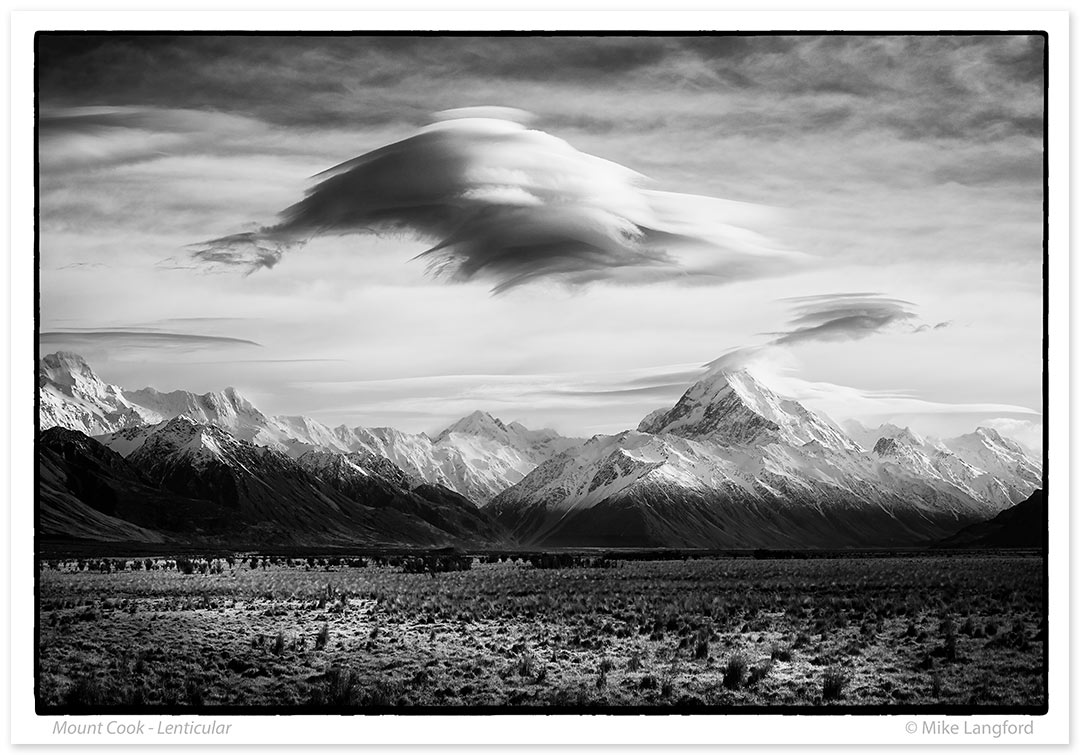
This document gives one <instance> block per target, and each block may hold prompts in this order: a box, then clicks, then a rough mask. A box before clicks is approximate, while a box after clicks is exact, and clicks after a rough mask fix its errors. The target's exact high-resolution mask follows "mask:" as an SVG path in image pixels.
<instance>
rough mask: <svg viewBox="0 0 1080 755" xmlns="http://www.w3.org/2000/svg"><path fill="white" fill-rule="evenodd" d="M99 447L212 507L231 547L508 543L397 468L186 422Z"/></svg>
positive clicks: (132, 433)
mask: <svg viewBox="0 0 1080 755" xmlns="http://www.w3.org/2000/svg"><path fill="white" fill-rule="evenodd" d="M99 440H100V442H101V443H103V445H104V446H105V448H103V451H108V452H110V453H115V454H118V455H119V456H120V457H122V458H123V459H124V461H125V463H127V464H129V465H130V466H131V467H133V468H135V469H136V470H138V472H139V474H140V475H141V476H142V478H143V479H145V480H146V481H147V482H148V483H149V484H150V485H152V486H155V487H156V488H158V489H161V490H164V491H168V492H170V493H172V494H175V495H180V496H186V497H189V498H193V499H199V500H204V501H210V502H212V503H213V504H214V505H215V506H216V507H217V508H218V510H219V512H224V513H223V517H224V519H225V522H224V523H223V526H221V527H219V528H218V529H219V534H222V535H223V536H228V537H230V538H232V539H233V540H234V541H235V540H236V539H237V538H241V539H244V538H246V540H244V541H245V542H255V543H281V544H337V545H345V544H353V545H358V544H376V543H381V544H393V543H397V544H402V545H406V544H408V545H437V544H441V545H447V544H461V543H475V542H478V541H479V542H485V543H488V542H496V541H498V540H499V539H500V538H501V537H502V532H501V530H500V528H499V527H498V526H497V525H495V524H494V523H493V522H492V521H491V519H490V518H489V517H487V516H486V515H484V514H483V513H482V512H480V510H479V509H477V508H476V507H475V506H474V505H473V504H472V503H471V502H469V501H467V500H466V499H464V498H462V497H461V496H458V495H457V494H455V493H453V492H452V491H448V490H444V489H438V488H433V487H431V486H426V485H425V484H422V483H421V484H418V485H415V486H414V484H413V483H414V482H415V481H413V480H412V479H411V478H409V477H408V476H407V475H406V474H405V473H404V472H402V471H401V470H400V469H398V468H397V467H395V466H394V465H393V464H392V463H391V462H389V461H388V460H386V459H384V458H381V457H375V456H372V455H369V454H364V453H353V454H349V455H347V456H346V455H341V454H334V453H330V452H309V453H308V454H305V455H304V456H302V457H301V458H300V459H293V458H291V457H289V456H288V455H286V454H285V453H283V452H281V451H279V450H277V449H274V448H269V447H266V446H256V445H254V444H252V443H250V442H247V441H244V440H240V439H238V438H236V437H234V436H233V435H232V434H231V433H229V432H228V431H226V430H225V429H223V428H221V427H218V426H216V425H210V424H203V423H200V422H196V421H195V420H193V419H191V418H190V417H187V416H186V415H180V416H178V417H174V418H172V419H169V420H165V421H163V422H160V423H158V424H157V425H151V426H146V427H139V428H126V429H124V430H120V431H117V432H116V433H112V434H110V435H104V436H100V438H99ZM89 442H91V443H95V444H96V443H97V442H98V441H89Z"/></svg>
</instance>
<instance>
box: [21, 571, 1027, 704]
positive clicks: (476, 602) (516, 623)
mask: <svg viewBox="0 0 1080 755" xmlns="http://www.w3.org/2000/svg"><path fill="white" fill-rule="evenodd" d="M275 560H276V559H275ZM276 561H277V563H269V562H267V561H263V562H257V563H256V565H254V566H253V565H252V563H251V562H249V561H237V562H234V563H233V564H231V565H230V564H226V563H225V562H220V561H219V562H213V563H212V564H202V565H200V566H201V569H200V568H196V569H193V570H192V571H193V573H191V574H186V573H183V571H184V570H182V569H177V568H176V566H175V564H171V563H169V564H166V563H164V562H161V563H160V564H158V565H159V566H161V567H162V568H154V569H152V570H146V569H145V567H143V568H140V569H139V570H136V571H132V570H127V569H125V570H122V571H112V572H109V573H98V572H94V571H79V570H78V569H79V564H76V563H70V564H58V563H56V562H52V563H42V564H41V569H40V581H39V586H40V615H39V621H40V648H39V652H40V675H39V680H38V681H39V706H40V707H41V708H42V709H46V708H50V709H52V708H55V709H60V708H64V709H70V710H74V709H78V708H85V707H86V706H101V705H123V706H140V707H141V706H147V708H148V709H149V708H154V707H156V706H170V707H173V706H177V707H187V706H192V707H194V708H198V707H200V706H235V705H239V706H250V705H258V706H317V707H319V708H329V707H333V708H338V707H352V706H360V707H377V708H381V707H382V706H398V705H413V706H415V705H420V706H439V707H442V706H500V707H505V706H571V707H575V708H580V707H594V706H599V707H600V708H602V707H609V706H660V707H667V706H678V707H680V708H686V707H690V706H697V705H706V706H724V707H728V706H731V707H739V706H748V705H749V706H785V707H787V706H819V705H837V706H850V705H875V706H877V705H895V706H902V707H903V706H920V705H935V706H942V705H965V706H967V705H975V706H981V705H1009V706H1034V705H1041V704H1043V703H1044V702H1045V698H1044V691H1043V676H1042V669H1043V664H1044V653H1045V637H1046V627H1045V624H1044V622H1043V619H1042V616H1043V613H1044V606H1043V569H1044V566H1043V561H1042V559H1041V558H1039V557H1035V556H1024V555H951V556H905V557H879V558H827V559H826V558H821V559H776V560H768V559H762V560H755V559H751V558H739V559H732V558H702V559H691V560H656V561H648V560H632V561H615V562H613V563H611V564H606V563H605V564H602V565H604V566H609V567H610V568H588V567H582V566H574V567H569V568H536V567H535V566H533V565H531V564H529V563H526V562H522V561H520V560H518V561H513V562H508V561H503V562H497V563H483V562H481V560H476V561H475V562H473V565H472V568H470V569H467V570H463V571H451V572H446V573H436V574H431V573H407V570H406V569H405V568H404V567H403V566H402V565H396V566H390V565H381V566H377V565H367V566H364V567H363V568H357V567H356V566H330V565H328V564H329V563H332V562H326V561H314V562H311V563H309V562H308V561H296V562H293V563H292V565H288V564H287V563H286V562H285V561H284V560H276ZM353 563H354V564H357V565H358V564H359V563H360V562H359V561H353ZM466 565H468V564H466ZM130 566H131V564H129V567H130ZM139 566H142V565H141V564H140V565H139ZM208 566H209V568H207V567H208ZM204 569H205V570H206V573H200V571H202V570H204Z"/></svg>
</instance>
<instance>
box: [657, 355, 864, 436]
mask: <svg viewBox="0 0 1080 755" xmlns="http://www.w3.org/2000/svg"><path fill="white" fill-rule="evenodd" d="M638 431H640V432H644V433H652V434H655V435H662V434H671V435H679V436H681V437H683V438H693V439H697V440H711V441H715V442H717V443H722V444H725V445H745V444H764V443H770V442H781V443H787V444H789V445H802V444H804V443H809V442H811V441H817V442H819V443H821V444H822V445H824V446H826V447H828V448H832V449H836V450H855V449H856V448H857V446H856V444H855V443H854V442H853V441H852V440H851V438H849V437H847V436H846V435H844V433H843V432H841V431H840V430H838V429H837V428H835V427H833V426H832V425H831V424H830V423H828V422H827V421H825V420H824V419H823V418H822V417H819V416H818V415H817V414H814V413H813V412H811V411H810V410H809V409H807V408H806V407H805V406H803V405H802V404H800V403H798V402H797V401H792V400H790V399H784V398H781V397H780V396H778V395H777V394H775V393H774V392H773V391H771V390H770V389H769V388H767V387H766V386H764V385H762V384H761V383H760V382H758V381H757V380H756V379H754V377H753V376H752V375H751V374H750V373H749V372H748V371H746V370H737V371H733V372H723V371H716V372H713V373H711V374H709V375H707V376H706V377H705V378H703V379H701V380H699V381H698V382H697V383H694V385H693V386H691V387H690V390H688V391H687V392H686V393H684V394H683V396H682V398H680V399H679V401H678V403H676V404H675V406H673V407H672V408H671V409H669V410H667V411H658V412H653V413H652V414H650V415H649V416H648V417H646V418H645V419H644V420H642V422H641V424H640V425H638Z"/></svg>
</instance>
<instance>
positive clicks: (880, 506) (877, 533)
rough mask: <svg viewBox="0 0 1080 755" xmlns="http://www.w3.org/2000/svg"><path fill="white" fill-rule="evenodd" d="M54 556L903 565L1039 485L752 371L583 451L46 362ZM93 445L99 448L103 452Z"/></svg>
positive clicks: (484, 417)
mask: <svg viewBox="0 0 1080 755" xmlns="http://www.w3.org/2000/svg"><path fill="white" fill-rule="evenodd" d="M39 397H40V401H39V421H40V427H41V430H42V431H43V432H42V433H41V435H40V436H39V443H38V463H39V470H40V475H39V493H40V494H39V503H40V507H39V526H40V528H41V531H42V533H43V534H46V535H48V536H50V537H74V538H83V539H92V540H141V541H148V542H153V541H161V540H166V541H168V540H188V541H190V540H198V541H206V542H211V541H213V542H219V543H238V542H243V543H249V544H253V545H258V544H268V543H279V544H310V545H317V544H335V545H347V544H389V543H393V544H405V545H408V544H414V545H435V544H440V545H446V544H461V545H470V546H476V545H494V544H506V543H509V542H514V543H517V544H520V545H524V546H529V547H545V548H547V547H586V546H603V547H618V546H626V547H686V548H691V547H693V548H748V547H755V548H756V547H785V548H787V547H798V548H814V547H892V546H906V545H916V544H924V543H929V542H932V541H935V540H940V539H941V538H943V537H946V536H948V535H951V534H952V533H955V532H957V531H958V530H961V529H962V528H964V527H967V526H969V525H973V524H977V523H980V522H984V521H987V520H989V519H991V518H992V517H994V516H995V515H997V514H998V513H1000V512H1002V511H1003V510H1005V509H1007V508H1009V507H1010V506H1012V505H1013V504H1015V503H1018V502H1020V501H1023V500H1025V499H1026V498H1028V497H1029V496H1030V495H1031V494H1032V493H1033V492H1034V491H1035V490H1037V489H1039V488H1040V487H1041V485H1042V470H1041V466H1040V464H1039V462H1038V461H1037V460H1035V459H1033V458H1032V457H1031V455H1030V454H1029V453H1028V452H1027V451H1025V449H1024V448H1023V447H1022V446H1020V445H1019V444H1018V443H1016V442H1015V441H1012V440H1010V439H1008V438H1004V437H1002V436H1001V435H1000V434H999V433H997V432H996V431H995V430H993V429H989V428H978V429H976V430H975V431H974V432H972V433H969V434H967V435H962V436H960V437H958V438H952V439H947V440H936V439H928V438H923V437H921V436H920V435H918V434H917V433H915V432H913V431H911V430H910V429H908V428H899V427H896V426H893V425H883V426H881V427H880V428H877V429H876V430H870V429H868V428H865V427H863V426H861V425H856V424H852V423H846V424H845V426H844V427H843V428H842V427H841V426H839V425H837V424H836V423H834V422H832V421H831V420H830V419H829V418H827V417H825V416H823V415H820V414H817V413H815V412H813V411H811V410H810V409H808V408H807V407H805V406H803V405H802V404H800V403H799V402H797V401H794V400H791V399H789V398H785V397H783V396H780V395H778V394H777V393H775V392H774V391H772V390H771V389H770V388H768V387H767V386H766V385H764V384H763V383H762V382H761V381H760V380H759V379H757V378H756V377H755V376H754V375H753V374H752V373H751V372H749V371H747V370H735V371H720V370H713V371H711V372H709V373H707V374H706V375H705V376H704V377H703V378H702V379H701V380H699V381H698V382H696V383H694V384H693V385H692V386H690V387H689V389H688V390H687V391H686V392H685V393H684V395H683V396H682V397H681V398H680V399H679V401H678V402H676V404H675V405H674V406H672V407H670V408H664V409H659V410H657V411H654V412H652V413H651V414H649V415H648V416H647V417H645V418H644V419H643V420H642V421H641V423H640V424H639V425H638V427H637V429H636V430H628V431H625V432H622V433H619V434H616V435H597V436H594V437H592V438H590V439H588V440H583V439H577V438H566V437H563V436H561V435H559V434H558V433H556V432H555V431H553V430H546V429H544V430H530V429H528V428H526V427H524V426H523V425H521V424H519V423H516V422H512V423H509V424H506V423H503V422H502V421H501V420H499V419H496V418H495V417H492V416H491V415H490V414H487V413H485V412H482V411H477V412H474V413H473V414H470V415H468V416H466V417H463V418H461V419H460V420H458V421H456V422H454V423H453V424H451V425H450V426H449V427H447V428H446V429H445V430H443V431H442V432H440V433H437V434H436V435H434V436H433V437H432V436H428V435H427V434H423V433H421V434H409V433H403V432H401V431H398V430H396V429H393V428H385V427H384V428H365V427H353V428H349V427H346V426H344V425H342V426H339V427H335V428H331V427H328V426H326V425H324V424H322V423H319V422H317V421H315V420H312V419H310V418H307V417H300V416H278V417H268V416H266V415H264V414H263V413H262V412H260V411H259V410H258V409H257V408H255V406H253V405H252V403H251V402H250V401H248V400H247V399H245V398H244V397H243V396H242V395H241V394H240V393H239V392H237V391H236V390H235V389H232V388H227V389H225V390H224V391H221V392H212V393H206V394H194V393H190V392H186V391H173V392H170V393H162V392H159V391H157V390H154V389H152V388H144V389H141V390H127V389H124V388H121V387H119V386H114V385H108V384H106V383H104V382H103V381H102V380H101V379H100V378H98V376H97V375H96V374H95V373H94V371H93V370H92V369H91V368H90V366H89V365H88V364H86V362H85V361H84V360H83V359H82V358H81V357H79V356H78V355H75V354H71V353H66V352H60V353H57V354H50V355H48V356H46V357H44V358H43V359H41V361H40V363H39ZM89 436H92V438H91V437H89Z"/></svg>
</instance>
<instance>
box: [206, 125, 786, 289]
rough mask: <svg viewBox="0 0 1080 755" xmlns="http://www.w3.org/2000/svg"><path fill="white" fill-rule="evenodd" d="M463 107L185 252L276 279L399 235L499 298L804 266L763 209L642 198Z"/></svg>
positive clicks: (434, 263) (564, 147)
mask: <svg viewBox="0 0 1080 755" xmlns="http://www.w3.org/2000/svg"><path fill="white" fill-rule="evenodd" d="M511 112H512V111H510V110H509V109H500V110H499V111H496V112H493V111H492V110H491V109H490V108H484V109H482V110H480V111H476V110H474V109H470V108H466V109H462V110H458V111H455V112H452V113H443V114H440V117H441V118H442V120H440V121H439V122H436V123H434V124H432V125H429V126H427V127H425V128H424V129H421V130H420V132H419V133H417V134H416V135H414V136H412V137H409V138H407V139H404V140H402V141H399V142H396V143H393V144H390V145H388V146H386V147H382V148H380V149H376V150H374V151H372V152H368V153H366V154H364V155H361V156H359V157H356V158H354V159H352V160H349V161H347V162H344V163H342V164H340V165H338V166H336V167H334V168H331V169H329V170H327V171H324V172H323V173H321V174H319V175H318V176H317V178H318V179H320V182H319V183H318V184H317V185H315V186H314V187H313V188H311V189H309V190H308V192H307V196H306V197H305V198H304V199H302V200H301V201H299V202H297V203H296V204H294V205H293V206H291V207H289V208H287V209H286V210H284V211H283V212H282V213H281V217H282V221H281V222H280V223H278V224H276V225H272V226H268V227H263V228H261V229H260V230H258V231H252V232H245V233H239V234H234V235H230V236H225V237H221V238H217V239H213V240H210V241H206V242H204V243H201V244H196V245H194V246H193V248H192V250H191V253H192V256H193V257H194V258H195V259H196V260H199V261H201V262H205V263H217V264H222V265H228V266H239V267H243V268H245V269H246V270H248V271H253V270H257V269H260V268H272V267H274V266H275V265H276V264H277V263H278V262H279V261H280V260H281V258H282V256H283V255H284V254H285V253H287V252H289V251H290V250H292V249H295V248H297V247H300V246H302V245H304V244H305V243H306V242H307V241H308V240H310V239H312V238H314V237H316V236H335V235H337V236H342V235H350V234H376V235H386V234H397V233H406V234H410V235H414V236H417V237H419V238H421V239H425V240H430V241H432V242H434V245H433V246H431V247H430V248H429V249H428V250H427V251H424V252H422V253H421V254H420V255H419V259H422V260H424V261H425V262H427V264H428V269H429V271H430V272H431V273H432V274H433V275H434V276H436V277H442V278H445V279H449V280H451V281H468V280H473V279H484V280H489V281H493V282H494V288H493V290H494V291H495V292H501V291H505V290H507V289H509V288H513V287H514V286H518V285H522V284H524V283H529V282H532V281H535V280H540V279H555V280H558V281H560V282H564V283H569V284H582V283H588V282H591V281H594V280H599V279H613V280H621V281H634V282H645V281H657V280H672V279H676V280H677V279H679V278H685V277H687V276H690V275H696V276H705V277H706V278H708V279H709V280H710V281H711V282H725V281H732V280H740V279H747V278H754V277H760V276H763V275H776V274H781V273H786V272H790V271H792V269H793V268H794V267H795V266H797V264H798V263H799V262H800V261H805V259H804V257H803V256H802V255H799V254H797V253H794V252H791V251H790V250H785V249H782V248H780V247H779V246H778V245H776V244H775V243H773V242H771V241H770V240H769V239H767V238H766V237H765V236H764V235H762V234H761V233H759V232H758V231H756V230H754V229H753V227H752V226H753V225H755V224H758V225H759V224H762V223H763V221H767V220H768V219H769V218H771V217H773V213H772V212H771V211H770V210H769V209H768V208H763V207H759V206H754V205H747V204H745V203H741V202H730V201H725V200H720V199H713V198H708V197H699V196H689V195H681V194H671V193H668V192H660V191H655V190H651V189H647V188H645V186H646V184H647V181H646V179H645V177H644V176H642V175H641V174H639V173H636V172H635V171H632V170H630V169H628V168H625V167H623V166H621V165H618V164H616V163H613V162H610V161H607V160H603V159H601V158H598V157H594V156H592V155H589V154H586V153H583V152H579V151H578V150H576V149H574V148H573V147H572V146H570V145H569V144H568V143H567V142H565V141H563V140H562V139H558V138H556V137H554V136H551V135H549V134H547V133H544V132H542V131H537V130H531V129H528V128H526V127H525V126H523V125H522V124H520V123H518V122H515V121H513V120H507V119H506V117H492V116H493V115H496V114H497V115H501V116H506V115H508V114H510V113H511Z"/></svg>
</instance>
